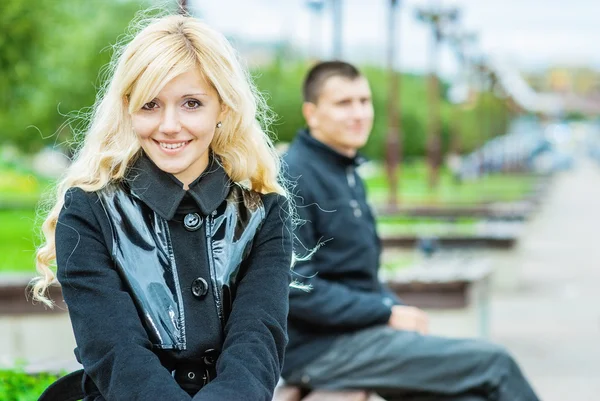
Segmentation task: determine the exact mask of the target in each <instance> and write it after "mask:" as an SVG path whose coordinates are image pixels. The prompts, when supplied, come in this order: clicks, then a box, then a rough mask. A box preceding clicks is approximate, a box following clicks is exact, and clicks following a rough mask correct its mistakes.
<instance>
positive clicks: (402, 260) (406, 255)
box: [381, 251, 415, 274]
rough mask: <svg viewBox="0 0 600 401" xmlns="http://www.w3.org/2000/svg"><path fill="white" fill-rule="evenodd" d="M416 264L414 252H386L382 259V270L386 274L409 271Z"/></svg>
mask: <svg viewBox="0 0 600 401" xmlns="http://www.w3.org/2000/svg"><path fill="white" fill-rule="evenodd" d="M414 263H415V255H414V252H405V251H404V252H403V251H394V252H385V253H384V254H383V256H382V258H381V270H382V272H383V273H384V274H389V273H393V272H395V271H398V270H401V269H407V268H409V267H411V266H412V265H413V264H414Z"/></svg>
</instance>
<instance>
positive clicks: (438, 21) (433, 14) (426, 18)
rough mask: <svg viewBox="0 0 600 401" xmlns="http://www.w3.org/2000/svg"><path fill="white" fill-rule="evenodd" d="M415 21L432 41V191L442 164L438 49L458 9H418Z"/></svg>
mask: <svg viewBox="0 0 600 401" xmlns="http://www.w3.org/2000/svg"><path fill="white" fill-rule="evenodd" d="M417 19H418V20H419V21H421V22H424V23H426V24H429V25H431V29H432V39H431V47H430V53H429V60H430V67H429V68H430V72H429V80H428V99H429V129H428V135H427V159H428V167H429V188H430V189H434V188H436V187H437V185H438V182H439V170H440V166H441V164H442V160H441V159H442V138H441V129H440V128H441V121H440V88H439V80H438V76H437V66H438V60H437V55H438V48H439V45H440V42H441V41H442V39H443V38H444V34H445V31H446V29H447V27H448V25H449V24H451V23H453V22H455V21H456V20H457V19H458V9H456V8H451V9H445V10H443V9H440V8H433V7H431V8H428V9H425V8H420V9H418V10H417Z"/></svg>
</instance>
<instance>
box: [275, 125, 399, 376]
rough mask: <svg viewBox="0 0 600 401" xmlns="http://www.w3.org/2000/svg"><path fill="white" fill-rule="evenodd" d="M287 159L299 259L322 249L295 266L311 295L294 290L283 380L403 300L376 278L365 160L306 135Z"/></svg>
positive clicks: (376, 242)
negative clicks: (360, 168)
mask: <svg viewBox="0 0 600 401" xmlns="http://www.w3.org/2000/svg"><path fill="white" fill-rule="evenodd" d="M284 160H285V162H286V164H287V172H288V179H289V180H290V187H291V191H292V193H293V194H294V195H295V196H294V200H295V202H296V208H297V212H298V215H299V218H300V220H301V222H300V225H299V226H298V227H297V229H296V231H295V235H296V241H295V245H294V247H295V253H296V255H300V256H303V255H307V254H309V253H310V252H311V250H315V249H316V248H315V247H318V249H317V250H316V252H314V254H313V255H312V256H311V257H310V259H308V260H304V261H299V262H297V264H296V265H295V267H294V271H295V272H296V273H297V274H298V275H297V276H296V277H295V278H296V280H298V281H300V282H302V283H304V284H308V285H311V286H312V289H311V290H310V291H308V292H306V291H302V290H298V289H292V290H291V292H290V315H289V319H288V334H289V345H288V348H287V349H286V355H285V363H284V367H283V377H284V378H285V377H286V376H288V375H289V374H291V372H293V371H294V370H296V369H299V368H302V367H303V366H304V365H306V364H307V363H309V362H311V361H313V360H314V359H315V358H317V357H318V356H319V355H321V354H322V353H323V352H324V351H326V350H327V348H328V347H329V345H330V344H331V343H332V342H333V341H334V340H335V338H336V336H338V335H340V334H343V333H350V332H353V331H356V330H359V329H363V328H367V327H370V326H373V325H380V324H386V323H387V321H388V320H389V317H390V314H391V306H392V305H393V304H397V303H400V301H399V300H398V299H397V298H396V297H394V296H393V295H392V294H391V292H390V291H388V290H387V289H386V288H385V287H384V286H383V285H382V284H381V283H380V282H379V279H378V275H377V272H378V269H379V257H380V252H381V244H380V240H379V237H378V236H377V232H376V229H375V220H374V218H373V214H372V212H371V209H370V207H369V205H368V204H367V202H366V196H365V188H364V185H363V182H362V180H361V178H360V177H359V176H358V174H357V172H356V167H357V166H358V165H359V164H360V156H357V157H354V158H349V157H346V156H343V155H341V154H339V153H337V152H336V151H334V150H333V149H331V148H330V147H328V146H326V145H324V144H323V143H321V142H319V141H317V140H316V139H314V138H313V137H312V136H310V133H309V132H308V131H307V130H301V131H300V132H299V133H298V135H297V136H296V138H295V140H294V141H293V142H292V144H291V145H290V148H289V150H288V152H287V153H286V155H285V157H284Z"/></svg>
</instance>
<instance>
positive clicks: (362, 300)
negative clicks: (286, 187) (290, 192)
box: [290, 185, 392, 329]
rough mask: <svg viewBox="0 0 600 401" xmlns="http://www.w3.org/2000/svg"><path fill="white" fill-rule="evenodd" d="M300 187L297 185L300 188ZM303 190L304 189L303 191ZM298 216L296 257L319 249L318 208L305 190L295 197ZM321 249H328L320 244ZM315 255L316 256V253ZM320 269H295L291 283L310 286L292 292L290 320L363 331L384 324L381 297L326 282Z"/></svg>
mask: <svg viewBox="0 0 600 401" xmlns="http://www.w3.org/2000/svg"><path fill="white" fill-rule="evenodd" d="M299 186H300V185H299ZM302 189H304V188H302ZM296 202H297V204H298V207H297V213H298V217H299V219H300V221H301V223H300V225H299V227H297V228H296V230H295V232H294V233H295V238H294V243H295V246H294V248H295V253H296V254H299V255H301V256H302V255H304V254H306V253H307V252H310V251H311V250H312V249H315V247H317V246H319V241H320V240H321V238H320V234H319V233H318V232H317V230H316V222H317V220H318V217H319V216H318V213H319V210H320V209H319V207H318V206H317V205H316V202H313V201H312V197H311V196H310V193H309V191H308V190H303V191H302V198H300V197H297V198H296ZM322 246H327V244H326V243H325V244H323V245H322ZM316 252H319V251H318V250H317V251H316ZM322 269H323V266H316V265H315V263H314V261H313V260H311V259H309V260H305V261H299V262H298V263H297V264H296V265H295V266H294V272H295V273H296V274H295V275H294V279H296V280H297V281H299V282H301V283H302V284H306V285H310V286H311V290H310V291H308V292H307V291H303V290H299V289H294V288H293V289H291V291H290V317H291V318H292V319H295V320H299V321H304V322H306V323H309V324H312V325H316V326H323V327H337V328H347V329H355V328H364V327H369V326H372V325H376V324H386V323H387V322H388V320H389V318H390V315H391V306H392V305H391V304H390V301H389V300H386V299H387V298H386V297H385V296H384V294H382V293H371V292H362V291H358V290H355V289H352V288H349V287H347V286H345V285H343V284H340V283H337V282H333V281H329V280H327V279H325V278H323V277H324V276H326V273H327V272H325V271H323V270H322Z"/></svg>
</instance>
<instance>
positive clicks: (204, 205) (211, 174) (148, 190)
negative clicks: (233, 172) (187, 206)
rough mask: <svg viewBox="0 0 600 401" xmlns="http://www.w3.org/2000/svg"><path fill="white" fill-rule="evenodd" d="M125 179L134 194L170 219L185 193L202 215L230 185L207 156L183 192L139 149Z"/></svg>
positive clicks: (212, 158) (212, 206) (217, 201)
mask: <svg viewBox="0 0 600 401" xmlns="http://www.w3.org/2000/svg"><path fill="white" fill-rule="evenodd" d="M125 182H126V183H127V185H128V186H129V188H130V190H131V191H132V193H133V194H134V195H135V196H137V197H138V198H140V199H141V200H142V202H144V203H145V204H146V205H148V206H149V207H150V208H151V209H152V210H154V211H155V212H156V213H158V215H160V216H161V217H162V218H164V219H166V220H171V219H172V218H173V216H174V215H175V212H176V211H177V208H178V207H179V205H180V204H181V201H182V200H183V198H184V196H185V195H186V193H187V194H189V195H190V196H191V197H192V198H193V199H194V201H196V203H197V204H198V207H199V208H200V211H201V212H202V213H203V214H204V215H205V216H206V215H208V214H210V213H212V212H213V211H214V210H216V209H217V207H218V206H219V205H220V204H221V203H222V202H223V201H224V200H225V198H226V197H227V194H228V193H229V189H230V187H231V185H232V182H231V180H230V179H229V177H228V176H227V174H226V173H225V170H224V169H223V167H222V166H221V164H220V163H219V162H218V160H217V159H216V158H214V157H213V156H212V155H211V157H210V159H209V162H208V167H207V168H206V170H205V171H204V172H203V173H202V174H201V175H200V176H199V177H198V178H197V179H196V180H194V182H192V183H191V184H190V186H189V190H187V191H186V190H184V189H183V183H182V182H181V181H179V180H178V179H177V178H175V176H173V175H172V174H169V173H166V172H164V171H162V170H161V169H160V168H158V166H156V164H154V163H153V162H152V161H151V160H150V159H149V158H148V157H147V156H146V155H145V154H144V153H143V152H142V154H141V156H140V157H139V158H138V159H137V160H136V161H135V162H134V163H133V165H132V166H131V167H130V168H129V170H128V171H127V173H126V176H125Z"/></svg>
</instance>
